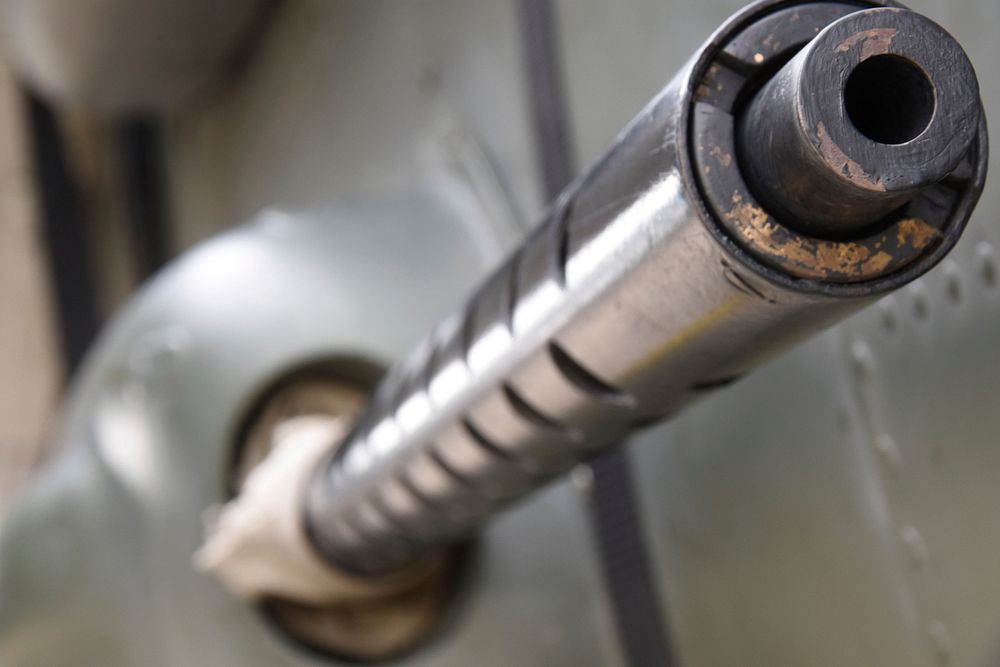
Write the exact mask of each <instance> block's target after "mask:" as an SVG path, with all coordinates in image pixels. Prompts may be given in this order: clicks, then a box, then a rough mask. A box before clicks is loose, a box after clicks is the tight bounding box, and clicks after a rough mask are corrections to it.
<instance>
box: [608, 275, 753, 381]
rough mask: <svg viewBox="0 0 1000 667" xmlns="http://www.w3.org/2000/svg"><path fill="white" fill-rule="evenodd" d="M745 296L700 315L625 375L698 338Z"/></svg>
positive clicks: (649, 364)
mask: <svg viewBox="0 0 1000 667" xmlns="http://www.w3.org/2000/svg"><path fill="white" fill-rule="evenodd" d="M747 298H749V297H747V296H745V295H742V294H740V295H733V296H732V297H730V298H729V299H727V300H726V301H723V302H722V303H720V304H719V305H718V306H716V307H715V308H713V309H712V310H710V311H708V312H707V313H705V314H704V315H702V316H701V317H700V318H699V319H697V320H695V321H694V322H692V323H691V324H689V325H688V326H687V328H685V329H684V330H683V331H681V332H680V333H678V334H677V335H675V336H673V337H672V338H669V339H668V340H666V341H664V342H663V343H662V344H661V345H659V346H657V347H656V349H654V350H653V351H652V352H650V353H649V354H647V355H646V356H645V357H643V358H642V359H640V360H639V361H637V362H636V363H635V364H633V365H632V366H631V367H630V368H629V369H628V370H626V371H625V377H626V378H631V377H633V376H635V375H636V374H638V373H641V372H642V371H643V370H644V369H646V368H649V367H651V366H652V365H654V364H657V363H659V362H660V360H661V359H663V358H664V357H666V356H668V355H671V354H673V353H674V352H676V351H677V350H679V349H681V348H682V347H684V346H685V345H687V344H688V343H689V342H690V341H692V340H694V339H695V338H698V337H699V336H701V335H702V334H703V333H705V332H706V331H708V330H709V329H710V328H712V327H713V326H715V325H716V324H718V323H719V322H721V321H722V320H723V319H725V318H726V317H727V316H728V315H729V314H730V313H732V312H733V310H735V309H736V306H738V305H739V304H740V302H742V301H744V300H746V299H747Z"/></svg>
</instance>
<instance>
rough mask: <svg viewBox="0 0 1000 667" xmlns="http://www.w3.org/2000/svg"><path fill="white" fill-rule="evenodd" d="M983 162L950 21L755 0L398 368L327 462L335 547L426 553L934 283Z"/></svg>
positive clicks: (394, 562)
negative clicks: (921, 284) (795, 348)
mask: <svg viewBox="0 0 1000 667" xmlns="http://www.w3.org/2000/svg"><path fill="white" fill-rule="evenodd" d="M986 158H987V145H986V130H985V126H984V121H983V115H982V112H981V106H980V100H979V93H978V88H977V83H976V78H975V74H974V72H973V70H972V67H971V65H970V64H969V62H968V59H967V58H966V56H965V54H964V53H963V51H962V49H961V47H960V46H959V45H958V44H957V43H956V42H955V41H954V40H953V39H952V38H951V37H950V36H949V35H948V34H947V33H946V32H945V31H944V30H943V29H941V28H940V27H938V26H936V25H935V24H934V23H932V22H930V21H929V20H928V19H926V18H923V17H921V16H919V15H917V14H914V13H912V12H909V11H907V10H904V9H901V8H898V7H884V6H881V5H877V4H875V3H867V4H866V3H863V2H861V3H859V2H791V3H789V2H773V1H768V2H763V3H758V4H755V5H752V6H751V7H749V8H747V9H746V10H744V11H742V12H740V13H739V14H737V15H736V16H735V17H733V18H732V19H730V20H729V21H728V22H727V23H726V24H725V25H723V26H722V27H721V28H720V29H719V31H718V32H717V33H716V34H715V35H714V36H712V38H711V39H710V40H709V41H708V42H707V43H706V44H705V46H703V47H702V48H701V49H700V50H699V51H698V52H697V53H696V54H695V55H694V57H693V58H692V60H691V61H690V62H689V64H688V65H687V66H686V67H684V68H683V69H682V70H681V71H680V73H679V74H677V76H676V77H675V78H674V79H673V80H672V81H671V82H670V83H669V84H668V85H667V86H666V88H664V90H663V91H662V92H661V93H660V94H659V95H658V96H657V97H656V98H655V99H654V100H653V101H652V102H651V103H650V104H649V105H648V106H647V107H646V109H644V110H643V111H642V112H641V113H640V114H639V116H637V117H636V119H635V120H634V121H633V122H632V123H631V124H630V125H629V126H628V127H627V128H626V129H625V130H624V131H623V133H622V134H621V135H620V137H619V138H618V140H617V141H616V143H615V144H614V146H612V147H611V149H610V150H609V151H608V153H607V154H606V155H605V156H604V157H603V158H601V159H600V160H599V161H598V162H597V163H596V164H595V165H594V166H593V167H592V168H591V169H590V170H589V171H587V173H586V174H585V175H583V176H582V177H581V178H580V179H578V180H577V181H576V182H575V183H573V184H572V185H571V186H570V187H569V188H568V189H567V190H566V191H565V192H564V193H563V194H562V196H560V197H559V198H558V200H557V201H556V202H555V203H554V204H553V205H552V207H551V209H550V212H549V214H548V216H547V217H546V219H545V221H544V222H543V223H542V224H541V225H540V226H539V228H538V229H537V230H536V231H535V232H534V233H533V234H532V235H531V236H530V237H529V238H528V239H527V240H526V241H525V242H524V243H523V244H522V245H521V247H520V248H519V249H518V250H517V251H516V252H515V253H514V254H513V255H512V256H511V257H510V258H509V260H508V261H507V262H506V263H504V265H503V266H502V267H501V268H500V269H498V270H497V271H496V272H495V273H494V274H493V275H492V276H491V277H490V278H488V279H487V280H486V281H485V282H484V283H483V284H482V285H481V286H480V287H479V289H477V290H476V291H475V293H474V295H473V296H472V297H471V299H470V300H469V301H468V303H466V304H465V306H464V307H463V308H461V309H460V311H459V312H458V313H457V314H456V315H455V316H454V317H452V318H450V319H448V320H447V321H445V322H444V323H442V324H441V325H440V326H439V327H438V328H437V329H436V330H435V331H433V332H432V333H431V335H430V336H429V337H428V338H427V339H426V341H425V342H424V343H423V344H422V345H420V346H419V347H418V348H417V349H416V350H415V351H414V352H413V354H412V355H410V356H409V357H408V358H406V359H404V360H402V361H401V362H400V363H399V364H398V365H396V366H395V367H394V368H393V369H392V370H391V371H390V373H389V374H388V375H387V377H386V378H385V379H384V380H383V382H382V383H381V385H380V386H379V387H378V390H377V391H376V392H375V395H374V397H373V398H372V400H371V403H370V405H369V406H368V409H367V412H366V414H365V415H364V416H363V418H362V419H361V420H360V421H359V422H358V424H357V425H356V427H355V429H354V431H353V432H352V434H351V435H350V436H349V437H348V438H347V440H346V441H345V442H344V443H343V445H342V446H341V447H339V448H338V449H337V450H336V451H335V452H334V453H333V454H332V455H331V456H330V457H329V458H328V459H327V460H326V461H325V462H324V463H323V465H322V466H321V467H320V468H319V469H318V470H317V471H316V474H315V477H314V479H313V481H312V484H311V487H310V489H309V491H308V495H307V498H306V502H305V513H306V523H307V525H308V528H309V531H310V535H311V537H312V540H313V542H314V544H315V546H316V548H317V549H318V550H319V551H320V552H321V553H322V554H323V555H324V556H325V557H326V558H328V559H329V560H330V561H331V562H332V563H333V564H335V565H337V566H338V567H341V568H344V569H347V570H350V571H354V572H359V573H381V572H386V571H389V570H392V569H394V568H397V567H400V566H402V565H405V564H406V563H407V562H410V561H412V560H414V559H417V558H419V557H420V555H421V554H423V553H426V552H427V551H428V550H430V549H433V548H435V547H436V546H439V545H442V544H446V543H448V542H450V541H453V540H456V539H459V538H461V537H462V536H464V535H467V534H468V533H469V532H470V531H474V530H475V529H476V528H477V527H479V526H481V525H482V524H483V523H484V522H485V521H487V520H488V519H489V518H490V517H491V516H492V515H494V514H495V513H496V512H498V511H499V510H501V509H502V508H503V507H505V506H507V505H509V504H510V503H511V502H514V501H515V500H517V499H519V498H521V497H523V496H524V495H525V494H527V493H530V492H531V491H533V490H535V489H537V488H539V487H541V486H544V485H545V484H546V483H547V482H548V481H549V480H551V479H552V478H553V477H555V476H557V475H559V474H561V473H563V472H564V471H566V470H568V469H569V468H570V467H571V466H573V465H574V464H576V463H577V462H580V461H583V460H586V459H587V458H589V457H591V456H593V455H594V454H595V453H597V452H599V451H601V450H602V449H603V448H605V447H608V446H610V445H611V444H612V443H617V442H621V441H622V440H623V439H624V438H626V437H627V436H628V434H629V433H631V432H632V431H634V430H636V429H641V428H643V427H645V426H647V425H649V424H651V423H654V422H656V421H658V420H661V419H664V418H667V417H669V416H671V415H674V414H676V413H677V412H678V411H679V410H681V409H682V408H683V407H684V406H686V405H687V404H689V403H691V402H692V401H694V400H697V399H698V398H700V397H702V396H704V395H706V394H707V393H709V392H711V391H712V390H714V389H717V388H719V387H723V386H725V385H726V384H728V383H730V382H732V381H734V380H736V379H738V378H739V377H740V376H741V375H743V374H744V373H746V372H747V371H748V370H750V369H751V368H753V367H754V366H756V365H757V364H759V363H760V362H761V361H762V360H764V359H766V358H768V357H769V356H771V355H773V354H775V353H777V352H779V351H781V350H783V349H785V348H787V347H788V346H789V345H791V344H793V343H794V342H796V341H798V340H801V339H802V338H803V337H805V336H808V335H810V334H812V333H814V332H815V331H817V330H819V329H821V328H823V327H825V326H827V325H829V324H830V323H832V322H834V321H836V320H838V319H840V318H842V317H844V316H845V315H847V314H849V313H851V312H853V311H854V310H856V309H858V308H860V307H862V306H864V305H865V304H868V303H870V302H871V301H872V300H873V299H875V298H877V297H878V296H880V295H883V294H886V293H888V292H890V291H892V290H894V289H896V288H898V287H899V286H901V285H903V284H905V283H907V282H908V281H910V280H913V279H914V278H916V277H917V276H919V275H921V274H922V273H924V272H926V271H927V270H929V269H930V268H931V267H933V266H934V265H935V264H936V263H937V262H938V261H939V260H940V259H941V258H942V257H943V256H944V255H945V254H946V253H947V252H948V251H949V250H950V249H951V247H952V246H953V245H954V244H955V242H956V241H957V239H958V237H959V235H960V233H961V231H962V229H963V227H964V225H965V223H966V221H967V219H968V217H969V215H970V213H971V211H972V208H973V206H974V205H975V202H976V200H977V198H978V196H979V194H980V192H981V190H982V186H983V180H984V177H985V171H986Z"/></svg>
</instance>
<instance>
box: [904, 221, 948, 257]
mask: <svg viewBox="0 0 1000 667" xmlns="http://www.w3.org/2000/svg"><path fill="white" fill-rule="evenodd" d="M940 235H941V232H939V231H938V230H937V229H935V228H934V227H932V226H931V225H928V224H927V223H926V222H924V221H923V220H921V219H920V218H906V219H905V220H900V221H899V222H898V223H896V245H897V246H899V247H901V248H902V247H903V246H904V245H906V244H907V243H909V244H910V245H912V246H913V247H914V248H916V249H917V250H923V249H924V248H926V247H927V244H929V243H930V242H931V241H933V240H934V239H936V238H937V237H938V236H940Z"/></svg>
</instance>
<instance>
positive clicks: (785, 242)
mask: <svg viewBox="0 0 1000 667" xmlns="http://www.w3.org/2000/svg"><path fill="white" fill-rule="evenodd" d="M732 203H733V208H732V209H730V210H729V212H728V213H726V214H725V218H726V221H727V222H730V223H733V224H734V225H735V228H736V230H737V231H738V232H739V233H740V235H741V236H742V237H743V239H744V241H745V242H746V243H748V244H749V245H750V246H751V247H753V248H754V249H755V250H758V251H760V252H763V253H765V254H766V255H768V256H769V257H771V258H773V259H774V260H775V261H777V262H778V264H779V265H780V266H782V267H783V268H785V269H786V270H788V271H789V272H790V273H792V274H794V275H797V276H799V277H802V278H814V279H820V280H829V279H842V280H846V281H847V282H859V281H862V280H869V279H871V278H876V277H878V276H880V275H883V274H884V273H885V272H886V270H887V269H889V268H890V267H891V268H892V269H895V268H898V266H902V265H904V264H906V263H907V262H908V261H909V260H910V258H911V255H912V253H911V252H907V249H909V248H912V249H913V250H922V249H923V248H925V247H926V246H927V245H928V244H930V243H931V242H932V241H933V240H935V239H936V238H938V237H939V236H940V232H939V231H938V230H937V229H935V228H934V227H932V226H931V225H929V224H927V223H926V222H925V221H923V220H921V219H920V218H907V219H905V220H902V221H900V222H899V223H897V224H896V225H894V226H893V227H891V228H890V229H889V230H887V231H886V232H885V233H883V234H881V235H880V236H878V237H876V238H875V239H873V240H872V241H870V242H869V243H866V244H863V243H855V242H851V241H828V240H824V239H815V238H810V237H805V236H802V235H800V234H797V233H795V232H793V231H791V230H788V229H785V228H784V227H782V226H780V225H778V224H777V223H776V222H774V221H773V220H772V219H771V217H770V216H769V215H768V214H767V212H765V211H764V210H763V209H762V208H760V207H758V206H755V205H754V204H752V203H750V202H744V201H743V197H742V196H741V195H740V194H739V193H738V192H734V193H733V196H732ZM893 240H895V246H896V247H895V248H893V250H897V251H901V252H898V253H893V252H891V251H889V252H887V251H886V250H880V249H879V248H881V247H882V246H883V245H885V246H887V247H889V246H892V242H893Z"/></svg>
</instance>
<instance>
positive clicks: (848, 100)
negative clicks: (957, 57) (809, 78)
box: [844, 55, 934, 144]
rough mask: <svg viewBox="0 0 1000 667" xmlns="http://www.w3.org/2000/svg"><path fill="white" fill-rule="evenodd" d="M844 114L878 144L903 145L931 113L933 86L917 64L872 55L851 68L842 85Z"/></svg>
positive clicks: (932, 113) (932, 108)
mask: <svg viewBox="0 0 1000 667" xmlns="http://www.w3.org/2000/svg"><path fill="white" fill-rule="evenodd" d="M844 107H845V108H846V110H847V117H848V118H850V119H851V123H853V124H854V127H856V128H857V129H858V131H859V132H861V134H863V135H865V136H866V137H868V138H869V139H871V140H872V141H877V142H879V143H881V144H905V143H906V142H907V141H910V140H911V139H914V138H916V137H918V136H919V135H920V133H921V132H923V131H924V130H925V129H927V126H928V125H930V122H931V118H932V117H933V116H934V86H933V84H932V83H931V81H930V79H928V78H927V74H925V73H924V71H923V70H922V69H921V68H920V67H918V66H917V65H916V64H914V63H912V62H910V61H909V60H906V59H905V58H900V57H899V56H893V55H883V56H873V57H871V58H869V59H868V60H865V61H864V62H862V63H861V64H860V65H858V66H857V67H855V68H854V71H853V72H851V75H850V76H849V77H848V79H847V85H846V86H845V87H844Z"/></svg>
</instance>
